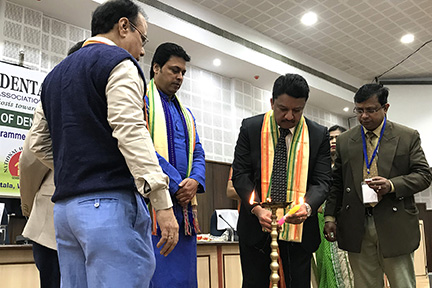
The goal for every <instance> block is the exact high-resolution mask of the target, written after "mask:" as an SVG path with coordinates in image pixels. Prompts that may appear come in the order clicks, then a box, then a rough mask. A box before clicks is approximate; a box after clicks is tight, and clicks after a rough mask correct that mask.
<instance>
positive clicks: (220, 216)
mask: <svg viewBox="0 0 432 288" xmlns="http://www.w3.org/2000/svg"><path fill="white" fill-rule="evenodd" d="M219 218H221V219H222V220H223V221H224V222H225V223H226V224H227V225H228V226H229V227H230V228H231V229H232V230H233V231H236V230H235V229H234V227H232V226H231V224H230V223H228V221H227V220H225V218H224V217H223V216H222V215H221V214H219Z"/></svg>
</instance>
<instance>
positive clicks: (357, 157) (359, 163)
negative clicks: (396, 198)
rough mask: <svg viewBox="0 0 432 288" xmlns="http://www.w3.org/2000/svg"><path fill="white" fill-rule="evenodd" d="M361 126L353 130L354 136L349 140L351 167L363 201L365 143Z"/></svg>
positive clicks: (355, 184)
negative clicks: (362, 184)
mask: <svg viewBox="0 0 432 288" xmlns="http://www.w3.org/2000/svg"><path fill="white" fill-rule="evenodd" d="M360 128H361V126H360V125H359V126H357V127H355V128H353V132H352V136H351V137H350V138H349V139H348V151H349V152H348V153H349V159H350V166H351V170H352V175H353V180H354V183H353V184H354V186H355V187H356V188H357V189H356V191H357V193H358V194H359V197H360V199H363V196H362V191H361V185H360V183H361V182H362V181H363V162H364V157H363V142H362V138H361V132H360Z"/></svg>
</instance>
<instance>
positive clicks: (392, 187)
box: [388, 180, 395, 193]
mask: <svg viewBox="0 0 432 288" xmlns="http://www.w3.org/2000/svg"><path fill="white" fill-rule="evenodd" d="M388 181H389V182H390V186H391V189H390V193H392V192H394V190H395V189H394V185H393V182H392V181H391V180H388Z"/></svg>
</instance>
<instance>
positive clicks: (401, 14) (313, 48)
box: [192, 0, 432, 81]
mask: <svg viewBox="0 0 432 288" xmlns="http://www.w3.org/2000/svg"><path fill="white" fill-rule="evenodd" d="M192 1H193V2H195V3H197V4H199V5H202V6H205V7H207V8H209V9H211V10H213V11H215V12H217V13H219V14H222V15H224V16H226V17H229V18H230V19H233V20H234V21H237V22H239V23H241V24H244V25H246V26H248V27H250V28H252V29H254V30H256V31H258V32H260V33H262V34H264V35H266V36H268V37H271V38H273V39H274V40H277V41H279V42H282V43H284V44H286V45H288V46H290V47H292V48H295V49H297V50H299V51H302V52H303V53H305V54H307V55H309V56H312V57H314V58H316V59H318V60H320V61H322V62H324V63H327V64H329V65H331V66H333V67H336V68H338V69H340V70H342V71H344V72H346V73H348V74H350V75H353V76H355V77H357V78H360V79H362V80H365V81H372V80H373V79H374V77H376V76H378V75H380V74H381V73H383V72H384V71H386V70H387V69H389V68H391V67H392V66H393V65H394V64H396V63H398V62H399V61H401V60H403V59H404V58H405V57H406V56H408V55H409V54H410V53H411V52H413V51H414V50H415V49H417V48H418V47H420V46H421V45H422V44H423V43H425V42H426V41H428V40H431V39H432V33H431V27H432V1H431V0H363V1H361V0H285V1H280V0H192ZM309 11H313V12H315V13H317V14H318V22H317V23H316V24H315V25H314V26H313V27H307V26H304V25H303V24H301V23H300V18H301V16H302V15H303V14H304V13H306V12H309ZM406 33H412V34H414V36H415V40H414V42H413V43H411V44H402V43H401V42H400V38H401V37H402V36H403V35H404V34H406ZM431 76H432V43H431V44H429V45H426V46H425V47H424V48H422V49H421V50H420V51H419V52H418V53H416V54H415V55H414V56H412V57H411V58H410V59H408V60H407V61H406V62H404V63H403V64H401V65H400V66H398V67H397V68H395V69H394V70H392V71H391V72H389V73H388V74H386V75H385V76H383V77H384V78H418V77H431Z"/></svg>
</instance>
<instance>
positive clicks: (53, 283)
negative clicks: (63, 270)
mask: <svg viewBox="0 0 432 288" xmlns="http://www.w3.org/2000/svg"><path fill="white" fill-rule="evenodd" d="M32 249H33V258H34V260H35V263H36V267H37V268H38V270H39V278H40V287H41V288H60V267H59V262H58V256H57V251H56V250H53V249H50V248H48V247H45V246H42V245H40V244H38V243H36V242H33V248H32Z"/></svg>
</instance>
